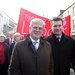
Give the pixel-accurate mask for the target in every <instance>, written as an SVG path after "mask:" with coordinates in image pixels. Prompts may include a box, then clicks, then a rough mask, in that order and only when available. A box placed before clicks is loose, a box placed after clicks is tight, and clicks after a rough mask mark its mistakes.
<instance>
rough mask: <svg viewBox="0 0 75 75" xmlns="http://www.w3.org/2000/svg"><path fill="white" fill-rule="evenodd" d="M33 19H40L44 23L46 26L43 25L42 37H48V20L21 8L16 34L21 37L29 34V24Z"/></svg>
mask: <svg viewBox="0 0 75 75" xmlns="http://www.w3.org/2000/svg"><path fill="white" fill-rule="evenodd" d="M33 18H41V19H43V20H44V21H45V23H46V25H45V31H44V36H48V35H49V34H50V30H51V26H50V20H49V19H48V18H45V17H42V16H39V15H36V14H34V13H32V12H30V11H27V10H25V9H23V8H21V11H20V16H19V22H18V27H17V32H19V33H20V34H21V35H24V34H29V23H30V21H31V20H32V19H33Z"/></svg>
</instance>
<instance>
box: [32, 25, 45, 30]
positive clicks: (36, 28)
mask: <svg viewBox="0 0 75 75" xmlns="http://www.w3.org/2000/svg"><path fill="white" fill-rule="evenodd" d="M33 29H35V30H43V29H44V28H42V27H36V26H34V27H33Z"/></svg>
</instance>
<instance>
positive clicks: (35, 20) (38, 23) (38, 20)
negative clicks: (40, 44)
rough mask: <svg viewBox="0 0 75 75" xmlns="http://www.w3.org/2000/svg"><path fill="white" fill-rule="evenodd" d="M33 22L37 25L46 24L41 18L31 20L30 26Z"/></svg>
mask: <svg viewBox="0 0 75 75" xmlns="http://www.w3.org/2000/svg"><path fill="white" fill-rule="evenodd" d="M33 24H36V25H45V21H44V20H42V19H40V18H34V19H32V20H31V22H30V25H29V27H31V26H32V25H33Z"/></svg>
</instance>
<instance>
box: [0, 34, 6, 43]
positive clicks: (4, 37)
mask: <svg viewBox="0 0 75 75" xmlns="http://www.w3.org/2000/svg"><path fill="white" fill-rule="evenodd" d="M5 39H6V36H5V35H4V34H3V33H1V34H0V43H3V42H4V41H5Z"/></svg>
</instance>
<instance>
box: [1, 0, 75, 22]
mask: <svg viewBox="0 0 75 75" xmlns="http://www.w3.org/2000/svg"><path fill="white" fill-rule="evenodd" d="M74 2H75V0H0V11H4V12H5V13H6V14H7V15H8V16H9V17H11V18H12V19H13V20H14V21H15V22H16V23H18V19H19V14H20V8H24V9H26V10H29V11H31V12H33V13H35V14H37V15H40V16H43V15H44V17H48V18H49V19H51V18H52V17H55V16H57V15H59V13H60V9H62V10H65V9H66V8H68V7H69V6H70V5H71V4H73V3H74Z"/></svg>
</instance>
